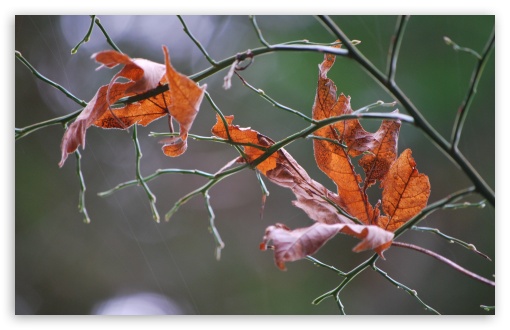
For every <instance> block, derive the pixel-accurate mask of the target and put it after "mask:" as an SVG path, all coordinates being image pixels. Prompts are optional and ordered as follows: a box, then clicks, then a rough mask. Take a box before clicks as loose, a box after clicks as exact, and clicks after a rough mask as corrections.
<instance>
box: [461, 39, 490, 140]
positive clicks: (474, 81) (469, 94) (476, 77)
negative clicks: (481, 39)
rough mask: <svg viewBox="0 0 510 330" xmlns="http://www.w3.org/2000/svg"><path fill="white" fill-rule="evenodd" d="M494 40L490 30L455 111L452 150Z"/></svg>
mask: <svg viewBox="0 0 510 330" xmlns="http://www.w3.org/2000/svg"><path fill="white" fill-rule="evenodd" d="M494 42H495V35H494V30H492V35H491V37H490V39H489V42H488V43H487V45H486V46H485V49H484V51H483V55H482V57H481V58H480V57H479V60H478V61H477V65H476V67H475V69H474V71H473V75H472V77H471V84H470V86H469V90H468V92H467V95H466V98H465V99H464V101H463V102H462V105H461V106H460V108H459V111H458V112H457V116H456V117H455V122H454V124H453V131H452V140H451V145H452V148H453V150H455V149H457V147H458V144H459V140H460V136H461V133H462V128H463V126H464V122H465V121H466V117H467V113H468V111H469V107H470V106H471V103H472V102H473V99H474V95H475V94H476V88H477V86H478V82H479V81H480V78H481V77H482V73H483V69H484V68H485V65H486V64H487V62H488V60H489V55H490V54H491V52H492V50H493V49H494Z"/></svg>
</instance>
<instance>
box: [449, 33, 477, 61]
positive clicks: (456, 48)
mask: <svg viewBox="0 0 510 330" xmlns="http://www.w3.org/2000/svg"><path fill="white" fill-rule="evenodd" d="M443 40H444V42H445V44H447V45H448V46H452V48H453V50H454V51H456V52H465V53H468V54H471V55H473V56H474V57H476V59H477V60H479V61H481V60H482V56H480V54H478V53H477V52H476V51H474V50H473V49H471V48H468V47H461V46H459V45H457V44H456V43H455V42H454V41H453V40H452V39H450V38H449V37H447V36H444V37H443Z"/></svg>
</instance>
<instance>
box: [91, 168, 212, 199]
mask: <svg viewBox="0 0 510 330" xmlns="http://www.w3.org/2000/svg"><path fill="white" fill-rule="evenodd" d="M163 174H192V175H198V176H203V177H206V178H208V179H214V177H215V176H214V174H211V173H207V172H203V171H200V170H185V169H178V168H168V169H158V170H157V171H156V172H154V173H153V174H151V175H148V176H146V177H144V178H142V180H143V181H144V182H149V181H151V180H153V179H155V178H157V177H159V176H160V175H163ZM138 183H139V182H138V179H136V180H131V181H126V182H123V183H120V184H118V185H117V186H115V187H114V188H112V189H110V190H107V191H103V192H100V193H98V194H97V195H98V196H100V197H106V196H110V195H112V194H113V193H114V192H116V191H118V190H121V189H124V188H127V187H130V186H135V185H138Z"/></svg>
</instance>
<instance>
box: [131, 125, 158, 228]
mask: <svg viewBox="0 0 510 330" xmlns="http://www.w3.org/2000/svg"><path fill="white" fill-rule="evenodd" d="M137 127H138V125H134V126H133V142H134V144H135V150H136V179H137V181H138V183H139V184H140V185H141V186H142V187H143V189H144V190H145V193H146V194H147V197H148V198H149V204H150V207H151V211H152V217H153V218H154V220H156V222H159V219H160V218H159V213H158V210H157V208H156V196H154V194H153V193H152V191H151V190H150V189H149V186H148V185H147V183H146V182H145V180H144V178H143V176H142V174H141V173H140V160H141V159H142V151H141V149H140V142H139V141H138V128H137Z"/></svg>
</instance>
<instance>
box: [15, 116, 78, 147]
mask: <svg viewBox="0 0 510 330" xmlns="http://www.w3.org/2000/svg"><path fill="white" fill-rule="evenodd" d="M82 110H83V109H79V110H76V111H75V112H73V113H70V114H68V115H65V116H62V117H57V118H53V119H49V120H45V121H41V122H38V123H35V124H32V125H29V126H25V127H23V128H15V129H14V133H15V140H18V139H20V138H23V137H25V136H27V135H28V134H30V133H33V132H35V131H37V130H39V129H41V128H45V127H48V126H52V125H57V124H63V125H65V124H67V123H69V122H70V121H71V120H73V119H75V118H76V117H78V115H79V114H80V113H81V112H82Z"/></svg>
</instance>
